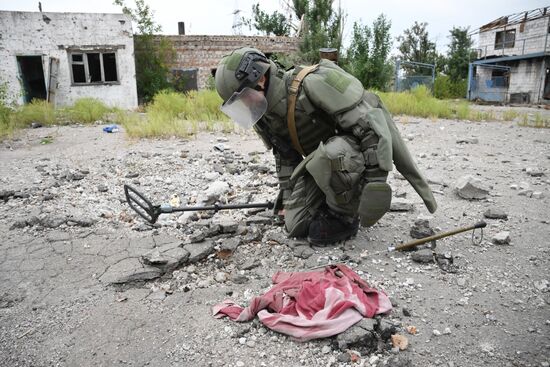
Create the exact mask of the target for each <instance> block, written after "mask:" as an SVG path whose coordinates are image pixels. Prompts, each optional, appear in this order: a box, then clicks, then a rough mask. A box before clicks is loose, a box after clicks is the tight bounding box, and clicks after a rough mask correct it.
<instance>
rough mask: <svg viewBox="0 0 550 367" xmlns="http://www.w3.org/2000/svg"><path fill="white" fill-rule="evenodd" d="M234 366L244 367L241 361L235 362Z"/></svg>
mask: <svg viewBox="0 0 550 367" xmlns="http://www.w3.org/2000/svg"><path fill="white" fill-rule="evenodd" d="M236 365H237V367H244V366H245V364H244V362H242V361H237V363H236Z"/></svg>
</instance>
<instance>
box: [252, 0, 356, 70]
mask: <svg viewBox="0 0 550 367" xmlns="http://www.w3.org/2000/svg"><path fill="white" fill-rule="evenodd" d="M333 3H334V0H292V3H291V4H290V3H287V6H289V7H290V8H291V9H292V12H293V13H294V16H295V17H296V20H294V19H293V16H288V18H287V17H286V16H285V15H284V14H282V13H279V12H277V11H275V12H274V13H272V14H268V13H266V12H264V11H263V10H261V9H260V5H259V3H257V4H256V5H254V6H253V7H252V13H253V19H244V18H243V22H244V23H245V24H248V25H249V26H251V27H254V28H255V29H256V30H258V31H260V32H263V33H264V34H266V35H270V34H274V35H283V36H287V35H290V34H291V33H292V31H294V33H295V34H296V35H298V36H300V37H301V43H300V52H299V55H298V58H299V61H301V62H306V63H315V62H317V61H319V49H320V48H325V47H329V48H336V49H337V50H338V51H340V48H341V46H342V30H343V26H344V18H345V15H344V12H343V10H342V8H340V7H338V8H337V9H334V8H333Z"/></svg>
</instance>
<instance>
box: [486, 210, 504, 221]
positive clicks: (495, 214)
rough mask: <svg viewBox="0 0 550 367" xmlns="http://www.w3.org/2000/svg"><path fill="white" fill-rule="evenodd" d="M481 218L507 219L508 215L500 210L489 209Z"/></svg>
mask: <svg viewBox="0 0 550 367" xmlns="http://www.w3.org/2000/svg"><path fill="white" fill-rule="evenodd" d="M483 216H484V217H485V218H488V219H508V214H506V212H505V211H504V210H502V209H500V208H489V209H487V210H486V211H485V213H483Z"/></svg>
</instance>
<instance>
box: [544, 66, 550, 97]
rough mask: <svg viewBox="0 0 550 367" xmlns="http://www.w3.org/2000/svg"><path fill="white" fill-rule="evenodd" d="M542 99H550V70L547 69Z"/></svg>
mask: <svg viewBox="0 0 550 367" xmlns="http://www.w3.org/2000/svg"><path fill="white" fill-rule="evenodd" d="M542 98H544V99H550V69H549V68H546V80H545V81H544V92H543V94H542Z"/></svg>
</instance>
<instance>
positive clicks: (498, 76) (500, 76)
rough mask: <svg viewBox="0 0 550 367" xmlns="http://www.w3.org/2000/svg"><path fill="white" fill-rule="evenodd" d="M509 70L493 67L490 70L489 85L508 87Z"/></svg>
mask: <svg viewBox="0 0 550 367" xmlns="http://www.w3.org/2000/svg"><path fill="white" fill-rule="evenodd" d="M509 80H510V72H509V71H508V70H505V69H494V70H493V71H492V72H491V86H492V87H493V88H500V87H508V85H509Z"/></svg>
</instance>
